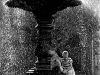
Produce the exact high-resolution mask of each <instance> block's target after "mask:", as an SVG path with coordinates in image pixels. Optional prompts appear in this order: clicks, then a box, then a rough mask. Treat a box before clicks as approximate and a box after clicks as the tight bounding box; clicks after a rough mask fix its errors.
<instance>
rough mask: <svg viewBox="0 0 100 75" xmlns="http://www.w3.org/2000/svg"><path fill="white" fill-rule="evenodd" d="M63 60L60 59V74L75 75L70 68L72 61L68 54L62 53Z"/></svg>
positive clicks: (71, 67)
mask: <svg viewBox="0 0 100 75" xmlns="http://www.w3.org/2000/svg"><path fill="white" fill-rule="evenodd" d="M62 56H63V58H62V59H61V66H62V68H63V70H62V72H63V73H65V74H66V75H75V71H74V68H73V66H72V63H73V61H72V59H71V58H69V57H68V52H67V51H63V53H62Z"/></svg>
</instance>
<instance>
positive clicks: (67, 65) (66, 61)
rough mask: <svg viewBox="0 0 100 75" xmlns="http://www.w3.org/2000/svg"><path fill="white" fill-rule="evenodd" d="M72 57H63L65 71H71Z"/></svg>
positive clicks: (62, 64) (62, 63)
mask: <svg viewBox="0 0 100 75" xmlns="http://www.w3.org/2000/svg"><path fill="white" fill-rule="evenodd" d="M72 62H73V61H72V59H71V58H68V59H64V58H62V59H61V66H62V68H63V71H65V72H67V71H69V70H70V69H72Z"/></svg>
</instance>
